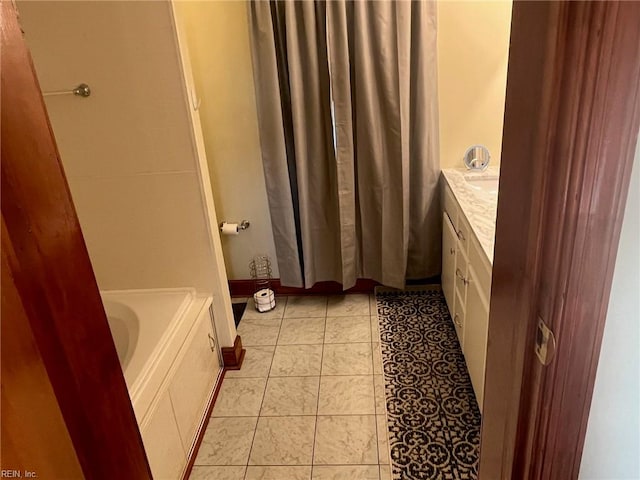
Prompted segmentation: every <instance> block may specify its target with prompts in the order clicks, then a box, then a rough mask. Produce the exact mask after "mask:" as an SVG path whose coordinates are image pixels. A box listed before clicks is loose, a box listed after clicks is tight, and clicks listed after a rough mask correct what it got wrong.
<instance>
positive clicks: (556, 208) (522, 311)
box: [480, 2, 640, 480]
mask: <svg viewBox="0 0 640 480" xmlns="http://www.w3.org/2000/svg"><path fill="white" fill-rule="evenodd" d="M639 24H640V4H638V3H637V2H514V5H513V19H512V35H511V50H510V57H509V71H508V77H507V100H506V111H505V127H504V136H503V149H502V159H503V161H502V168H501V178H500V196H499V202H498V218H497V229H496V247H495V261H494V271H493V286H492V297H491V313H490V324H489V349H488V356H487V378H486V385H485V406H486V408H485V412H484V416H483V429H482V443H481V445H482V447H481V460H480V478H481V479H482V480H484V479H489V480H490V479H496V478H518V479H536V480H537V479H575V478H578V473H579V468H580V463H581V459H582V448H583V444H584V436H585V433H586V426H587V421H588V416H589V408H590V403H591V396H592V393H593V385H594V381H595V373H596V367H597V363H598V358H599V352H600V344H601V339H602V333H603V330H604V324H605V316H606V310H607V304H608V299H609V293H610V289H611V281H612V277H613V268H614V264H615V256H616V252H617V246H618V240H619V235H620V229H621V224H622V217H623V212H624V204H625V201H626V195H627V191H628V185H629V178H630V171H631V165H632V161H633V155H634V150H635V146H636V142H637V135H638V129H639V128H640V82H638V80H639V79H640V30H639V29H638V28H637V26H638V25H639ZM538 317H541V318H543V319H544V320H545V322H546V323H547V324H548V325H549V326H550V327H551V329H552V330H553V331H554V332H555V337H556V340H557V353H556V356H555V358H554V360H553V362H552V363H551V364H550V365H549V366H547V367H544V366H542V365H541V364H540V363H539V362H538V360H537V358H536V356H535V354H534V350H533V345H534V340H535V327H536V323H537V319H538Z"/></svg>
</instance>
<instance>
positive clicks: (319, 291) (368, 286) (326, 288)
mask: <svg viewBox="0 0 640 480" xmlns="http://www.w3.org/2000/svg"><path fill="white" fill-rule="evenodd" d="M254 285H255V284H254V281H253V280H229V291H230V292H231V296H232V297H250V296H252V295H253V294H254V293H255V286H254ZM378 285H380V284H379V283H378V282H376V281H375V280H369V279H366V278H359V279H358V280H356V284H355V286H354V287H352V288H350V289H348V290H343V289H342V284H340V283H338V282H318V283H316V284H315V285H314V286H313V287H311V288H296V287H285V286H283V285H281V284H280V279H279V278H274V279H273V280H271V289H272V290H273V291H274V292H275V293H276V295H331V294H341V293H373V289H374V288H375V287H376V286H378Z"/></svg>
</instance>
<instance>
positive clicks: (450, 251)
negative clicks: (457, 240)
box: [449, 247, 456, 255]
mask: <svg viewBox="0 0 640 480" xmlns="http://www.w3.org/2000/svg"><path fill="white" fill-rule="evenodd" d="M449 253H450V254H451V255H454V254H455V253H456V249H455V248H453V247H452V248H450V249H449Z"/></svg>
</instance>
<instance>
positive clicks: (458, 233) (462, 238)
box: [456, 230, 466, 242]
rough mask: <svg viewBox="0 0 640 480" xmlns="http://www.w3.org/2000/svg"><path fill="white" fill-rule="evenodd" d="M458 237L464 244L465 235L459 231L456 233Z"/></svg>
mask: <svg viewBox="0 0 640 480" xmlns="http://www.w3.org/2000/svg"><path fill="white" fill-rule="evenodd" d="M456 235H457V236H458V239H459V240H462V241H463V242H464V241H465V240H466V239H465V238H464V235H463V233H462V230H458V231H457V232H456Z"/></svg>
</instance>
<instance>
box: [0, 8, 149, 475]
mask: <svg viewBox="0 0 640 480" xmlns="http://www.w3.org/2000/svg"><path fill="white" fill-rule="evenodd" d="M0 14H1V17H0V33H1V36H2V43H1V45H2V48H1V68H0V76H1V86H2V95H3V98H2V103H1V107H0V110H1V119H2V120H1V127H0V128H1V142H0V143H1V151H2V162H1V166H0V168H1V177H0V179H1V184H2V185H1V193H2V205H1V210H2V226H3V228H2V247H3V252H2V254H3V270H4V271H3V278H5V279H6V278H11V280H12V283H11V285H10V287H11V288H12V289H13V290H12V291H15V295H14V296H15V297H16V298H17V299H16V301H13V302H9V301H6V300H8V299H7V298H6V297H5V295H4V293H5V292H4V288H3V297H2V313H3V316H4V315H10V316H12V321H19V320H21V321H22V323H21V326H22V327H24V328H23V330H24V331H25V332H26V333H25V334H24V335H22V337H23V338H25V337H27V336H31V337H32V338H33V342H32V345H33V348H32V349H31V351H32V352H35V353H32V354H31V355H27V354H24V355H21V356H20V357H19V358H15V357H12V358H9V357H7V356H6V355H5V351H4V350H3V351H2V363H3V370H4V367H5V365H4V364H5V362H7V364H11V365H13V366H15V367H16V370H19V368H18V367H19V366H20V365H23V370H22V372H21V374H22V375H23V377H22V378H23V379H26V380H30V381H23V382H20V383H14V384H13V385H15V386H17V388H15V389H9V388H8V385H6V384H5V381H6V379H5V378H4V377H3V379H2V381H3V384H2V400H3V404H4V402H7V403H6V404H4V405H5V406H7V405H14V404H15V403H16V402H20V399H21V398H23V397H25V396H26V397H29V396H44V392H45V391H46V389H47V385H46V382H44V379H43V384H42V385H41V386H36V387H35V388H34V385H33V382H34V380H33V378H32V377H31V375H32V372H33V370H34V369H33V365H34V364H36V363H37V364H38V365H39V367H40V368H41V370H43V371H46V376H47V377H48V381H49V383H50V390H52V392H53V394H54V396H55V399H54V401H52V402H49V403H47V404H46V409H45V408H43V410H42V411H38V412H37V414H36V413H34V414H33V416H26V417H25V418H23V419H22V422H23V423H24V424H25V425H27V426H28V427H33V423H34V422H36V421H37V420H38V419H40V420H42V419H45V420H47V421H48V422H52V421H53V420H55V418H56V417H57V418H60V414H62V418H63V420H64V428H66V430H67V432H68V437H66V435H64V433H65V432H64V430H62V429H58V430H57V432H58V434H57V435H53V436H52V437H49V438H47V437H44V436H43V432H47V431H49V430H50V429H47V428H43V429H41V430H40V435H28V433H25V432H33V431H34V429H33V428H27V427H25V428H24V430H23V429H19V430H13V431H5V430H4V429H3V432H2V433H3V443H4V440H5V439H6V438H5V436H7V437H9V439H10V441H14V440H16V439H19V440H20V442H19V443H18V444H19V445H21V446H22V448H21V449H20V451H19V454H20V455H19V456H17V455H16V456H11V455H9V453H15V451H16V450H15V449H14V450H10V451H8V452H6V451H3V456H2V461H3V465H2V468H3V469H10V470H21V471H22V472H23V473H24V472H25V471H26V470H33V464H30V463H29V462H32V461H34V460H32V459H31V458H33V459H35V458H41V457H43V456H44V457H46V455H42V454H41V453H34V455H33V457H31V456H30V455H29V452H31V451H34V452H37V451H38V450H45V451H47V452H53V451H55V450H56V449H55V448H51V447H49V445H50V444H51V443H56V444H57V447H59V445H58V443H59V442H64V441H65V439H66V441H67V442H68V440H69V439H70V441H71V444H72V445H73V451H71V452H70V455H69V458H68V460H65V459H52V458H48V461H49V462H52V461H56V462H60V463H61V464H62V463H63V462H66V463H67V464H72V463H73V462H72V459H73V456H74V455H75V457H76V458H77V462H78V464H79V466H80V467H81V469H82V473H83V475H84V478H87V479H105V480H106V479H113V478H132V479H133V478H135V479H140V480H144V479H149V480H150V479H151V478H152V476H151V471H150V469H149V464H148V462H147V458H146V454H145V451H144V447H143V444H142V438H141V436H140V431H139V429H138V423H137V421H136V417H135V414H134V411H133V406H132V405H131V400H130V398H129V392H128V390H127V385H126V383H125V379H124V376H123V373H122V369H121V367H120V361H119V360H118V356H117V352H116V348H115V345H114V343H113V339H112V337H111V333H110V329H109V325H108V322H107V317H106V314H105V311H104V308H103V305H102V300H101V298H100V292H99V291H98V286H97V283H96V279H95V275H94V273H93V269H92V266H91V262H90V260H89V255H88V253H87V249H86V246H85V243H84V238H83V236H82V232H81V229H80V224H79V222H78V217H77V215H76V211H75V207H74V205H73V201H72V199H71V194H70V191H69V187H68V185H67V181H66V177H65V174H64V170H63V167H62V162H61V160H60V156H59V153H58V150H57V147H56V143H55V139H54V137H53V132H52V130H51V125H50V123H49V119H48V116H47V111H46V108H45V104H44V100H43V98H42V95H41V91H40V86H39V84H38V80H37V78H36V74H35V71H34V68H33V64H32V62H31V56H30V54H29V51H28V49H27V46H26V44H25V41H24V37H23V34H22V31H21V28H20V25H19V23H18V15H17V11H16V9H15V5H14V4H13V2H11V1H4V0H3V1H1V2H0ZM5 259H6V261H5ZM5 286H7V285H3V287H5ZM7 287H9V286H7ZM19 308H20V309H21V310H19ZM14 315H16V318H13V316H14ZM4 320H5V319H4V318H3V329H2V333H3V339H2V341H3V344H5V342H11V341H12V339H15V340H19V337H18V335H19V332H18V330H17V329H9V328H4V327H5V326H6V325H7V326H8V325H11V322H9V321H7V324H6V325H5V323H4ZM5 335H7V337H5ZM41 378H42V377H41ZM43 405H44V403H43ZM15 420H16V419H12V424H14V425H15V423H16V422H15ZM3 425H4V423H3ZM36 427H37V425H36ZM35 431H36V432H37V431H38V429H37V428H36V429H35ZM67 453H69V449H67ZM5 454H7V455H5ZM49 467H50V466H49V465H48V463H47V462H41V463H40V464H39V468H40V470H39V471H35V474H36V475H37V476H39V477H41V478H45V477H50V476H51V475H52V472H56V471H59V470H58V467H59V465H57V464H56V465H53V466H51V468H49Z"/></svg>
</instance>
